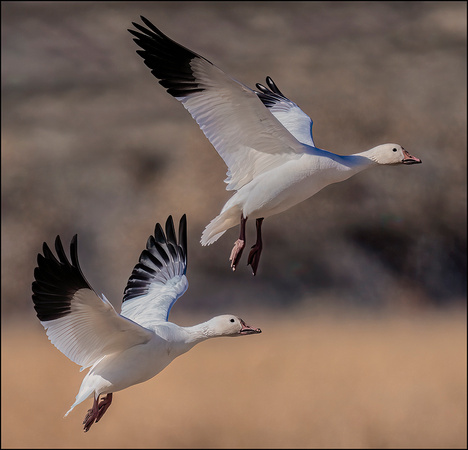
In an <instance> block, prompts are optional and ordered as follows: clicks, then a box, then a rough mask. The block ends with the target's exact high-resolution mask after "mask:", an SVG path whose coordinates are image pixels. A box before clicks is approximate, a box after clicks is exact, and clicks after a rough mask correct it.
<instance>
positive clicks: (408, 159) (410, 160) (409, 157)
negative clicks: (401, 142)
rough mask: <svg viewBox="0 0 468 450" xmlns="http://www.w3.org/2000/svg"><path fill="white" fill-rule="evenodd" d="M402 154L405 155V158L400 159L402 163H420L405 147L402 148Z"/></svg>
mask: <svg viewBox="0 0 468 450" xmlns="http://www.w3.org/2000/svg"><path fill="white" fill-rule="evenodd" d="M403 154H404V155H405V158H404V159H403V161H401V162H402V163H403V164H421V163H422V161H421V160H420V159H419V158H416V156H412V155H410V154H409V153H408V152H407V151H406V150H405V149H403Z"/></svg>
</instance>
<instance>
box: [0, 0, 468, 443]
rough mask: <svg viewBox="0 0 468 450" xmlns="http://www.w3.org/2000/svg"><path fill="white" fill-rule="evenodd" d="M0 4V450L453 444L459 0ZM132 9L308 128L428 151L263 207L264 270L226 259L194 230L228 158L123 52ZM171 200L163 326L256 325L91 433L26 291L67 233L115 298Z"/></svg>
mask: <svg viewBox="0 0 468 450" xmlns="http://www.w3.org/2000/svg"><path fill="white" fill-rule="evenodd" d="M1 8H2V16H1V21H2V29H1V32H2V66H1V70H2V136H1V139H2V167H1V171H2V177H1V183H2V205H1V206H2V246H1V255H2V265H1V269H2V447H44V448H59V447H60V448H61V447H201V448H208V447H249V448H250V447H255V446H257V447H335V446H336V447H368V448H373V447H379V448H384V447H413V448H415V447H440V448H442V447H445V448H446V447H466V445H467V442H466V419H467V417H466V416H467V413H466V400H467V398H466V309H465V308H466V270H467V267H466V173H467V171H466V155H467V152H466V145H467V142H466V75H467V74H466V2H287V4H286V3H285V2H2V4H1ZM140 14H142V15H145V16H146V17H148V18H149V19H150V20H152V21H153V22H154V23H155V24H156V25H157V26H159V27H160V28H161V29H162V31H163V32H165V33H167V34H168V35H169V36H171V37H173V38H174V39H175V40H177V41H178V42H181V43H182V44H184V45H187V46H189V47H190V48H192V49H193V50H195V51H197V52H199V53H201V54H203V55H204V56H205V57H207V58H208V59H210V60H211V61H213V62H214V63H215V64H217V65H218V66H219V67H220V68H222V69H223V70H225V71H226V72H227V73H229V74H230V75H232V76H233V77H235V78H236V79H239V80H240V81H242V82H244V83H245V84H247V85H249V86H254V84H255V83H256V82H264V78H265V76H266V75H270V76H272V78H273V79H274V80H275V81H276V82H277V84H278V86H279V87H280V89H281V90H282V91H283V92H284V93H285V94H286V95H287V96H289V97H290V98H291V99H292V100H294V101H296V102H298V103H299V106H301V108H302V109H303V110H304V111H305V112H306V113H308V114H309V115H310V116H311V117H312V118H313V120H314V138H315V142H316V143H317V145H318V146H320V147H322V148H325V149H329V150H333V151H335V152H337V153H341V154H350V153H354V152H358V151H362V150H364V149H367V148H370V147H372V146H374V145H377V144H379V143H382V142H394V141H396V142H398V143H401V144H402V145H403V146H404V147H405V148H406V149H407V150H409V151H410V153H412V154H414V155H415V156H418V157H420V158H421V159H422V160H423V164H422V165H418V166H410V167H398V168H392V169H389V168H377V169H374V170H373V171H369V172H367V173H363V174H360V175H358V176H356V177H354V178H352V179H350V180H348V181H346V184H344V183H340V184H338V185H335V186H330V187H328V188H326V189H325V190H324V191H322V192H321V193H319V194H317V195H316V196H314V198H312V199H310V200H308V201H306V202H303V203H302V204H301V205H297V206H296V207H295V208H292V209H291V210H290V211H288V212H286V213H283V214H281V215H278V216H275V217H272V218H269V219H268V220H267V222H266V223H265V226H264V238H265V250H264V253H263V256H262V258H263V259H262V265H261V266H260V269H259V273H258V275H257V277H255V278H253V277H252V276H251V274H250V271H249V270H248V268H246V267H239V269H238V271H236V273H235V274H233V273H232V272H231V271H230V270H229V266H228V261H227V259H228V255H229V252H230V250H231V246H232V243H233V241H234V240H235V238H236V234H237V230H234V229H233V230H231V231H229V232H228V233H226V235H225V236H224V237H223V238H222V239H220V241H219V242H217V243H216V244H215V246H212V247H208V248H203V247H201V246H200V245H199V243H198V241H199V236H200V235H201V232H202V230H203V228H204V226H205V225H206V224H207V223H208V222H209V220H210V219H212V218H213V217H214V216H215V215H216V214H217V213H218V212H219V209H220V208H221V206H222V204H223V203H224V202H225V201H226V199H227V198H228V196H229V194H228V193H227V192H226V191H225V190H224V187H225V185H224V183H223V182H222V180H223V179H224V177H225V171H226V168H225V166H224V164H223V162H222V160H221V158H219V157H218V156H217V155H216V152H215V151H214V150H213V148H212V147H211V145H210V144H209V142H208V141H207V140H206V139H205V137H204V136H203V134H202V133H201V132H200V130H199V128H198V126H197V125H196V124H195V122H194V121H193V119H191V117H190V116H189V115H188V113H187V112H186V111H185V110H184V109H183V107H182V106H181V105H180V104H178V102H177V101H175V100H174V99H173V98H171V97H170V96H169V95H167V94H166V93H165V92H164V90H163V89H162V88H161V86H159V85H158V84H157V82H156V81H155V80H154V79H153V77H152V76H151V74H150V73H149V71H148V69H147V68H146V67H145V66H144V64H143V63H142V61H141V58H140V57H138V56H137V55H136V53H135V50H136V46H135V44H134V43H133V42H132V39H131V36H130V34H129V33H128V32H127V31H126V29H127V28H129V27H130V26H131V22H132V21H138V18H139V16H140ZM183 213H187V216H188V226H189V230H188V231H189V269H188V276H189V282H190V288H189V290H188V292H187V293H186V294H185V295H184V297H183V299H182V300H180V301H179V303H178V304H177V305H176V306H175V307H174V310H173V311H172V312H171V320H174V321H175V322H176V323H180V324H185V325H189V324H193V323H195V322H197V320H198V319H199V320H204V319H206V318H208V317H211V316H213V315H216V314H220V313H226V312H231V313H235V314H238V315H239V316H240V317H243V318H244V319H245V320H246V321H247V322H248V323H252V324H255V325H256V326H260V327H261V328H262V329H263V330H264V333H263V334H262V335H259V336H254V337H248V338H245V339H238V340H219V341H216V340H215V341H212V342H207V343H204V344H202V345H200V346H199V347H197V348H195V349H194V350H192V351H191V352H189V353H188V354H187V355H184V356H183V357H182V358H180V359H178V360H176V361H175V362H174V363H173V364H172V365H171V366H170V367H168V368H167V369H166V370H165V371H164V372H163V373H162V374H160V375H159V376H158V377H157V379H154V380H152V381H150V382H148V383H145V384H143V385H141V386H137V387H134V388H132V389H130V390H128V391H126V392H122V393H118V394H117V395H116V398H115V400H114V401H115V405H113V406H112V408H111V409H110V410H109V412H108V413H107V414H106V416H105V417H104V419H103V421H102V422H101V423H99V424H98V426H97V427H95V428H93V429H92V430H91V431H90V433H88V434H87V435H84V434H83V433H82V432H81V430H80V427H81V421H82V418H83V416H84V413H85V411H86V409H87V408H88V407H89V405H88V404H86V405H80V407H78V408H77V409H76V410H75V411H74V412H73V413H72V414H71V416H70V417H68V418H67V419H62V416H63V414H64V412H65V411H66V410H67V409H68V407H69V405H70V404H71V403H72V401H73V398H74V396H75V395H76V392H77V390H78V387H79V383H80V381H81V378H82V374H79V372H78V370H77V367H76V366H75V365H74V364H73V363H71V362H69V361H68V360H67V359H66V358H65V357H64V356H63V355H61V354H60V353H59V352H58V351H57V350H56V349H54V348H53V347H52V346H51V345H50V343H49V342H48V341H47V339H46V337H45V333H44V331H43V330H42V329H41V326H40V324H39V323H38V321H37V318H36V317H35V314H34V310H33V308H32V302H31V282H32V278H33V270H34V266H35V264H36V254H37V252H38V251H40V249H41V245H42V242H43V241H47V242H49V243H51V242H53V240H54V238H55V236H56V235H57V234H60V235H61V236H62V238H63V239H64V241H65V242H66V241H68V240H69V239H70V238H71V237H72V236H73V235H74V234H75V233H78V234H79V255H80V259H81V265H82V267H83V269H84V272H85V274H86V276H87V278H88V279H89V281H90V282H91V284H92V285H93V287H94V288H95V289H96V290H97V291H98V292H104V293H105V294H106V296H107V297H108V298H109V299H110V300H111V301H112V302H113V304H114V305H115V306H116V308H117V309H118V302H119V298H120V297H121V294H122V292H123V289H124V287H125V284H126V280H127V279H128V276H129V274H130V273H131V270H132V268H133V265H134V264H135V262H136V260H137V257H138V255H139V254H140V252H141V250H142V246H143V245H144V243H145V242H146V239H147V236H148V235H149V234H150V232H151V231H152V230H153V228H154V224H155V222H156V221H164V220H165V219H166V217H167V215H168V214H173V215H174V216H175V219H176V220H178V219H179V217H180V215H182V214H183ZM248 233H249V234H248V239H250V241H251V240H252V228H250V229H249V230H248ZM338 311H339V313H338Z"/></svg>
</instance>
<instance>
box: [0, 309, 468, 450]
mask: <svg viewBox="0 0 468 450" xmlns="http://www.w3.org/2000/svg"><path fill="white" fill-rule="evenodd" d="M465 317H466V315H465V312H459V313H450V314H449V313H443V314H442V313H438V314H436V313H431V314H428V313H418V314H417V315H416V314H414V315H410V316H406V317H405V318H389V317H386V318H375V317H374V318H357V317H351V316H342V317H338V318H337V317H332V316H331V315H330V314H316V313H315V314H311V313H307V312H302V313H301V314H298V313H296V314H294V315H291V314H287V316H286V319H283V318H280V317H279V316H275V317H271V318H268V319H267V318H265V317H262V316H261V314H259V313H258V314H257V315H256V316H255V314H254V317H252V320H250V319H249V322H251V323H252V324H254V325H256V326H260V327H261V328H262V329H263V333H262V334H261V335H258V336H249V337H244V338H239V339H214V340H212V341H209V342H206V343H203V344H201V345H199V346H198V347H195V348H194V349H193V350H192V351H190V352H189V353H187V354H185V355H183V356H182V357H180V358H178V359H177V360H175V361H174V362H173V363H172V364H171V365H170V366H169V367H168V368H167V369H166V370H164V371H163V372H162V373H161V374H160V375H158V376H157V377H156V378H154V379H152V380H150V381H148V382H146V383H143V384H141V385H138V386H135V387H132V388H130V389H128V390H126V391H122V392H119V393H117V394H115V395H114V403H113V405H112V406H111V408H110V409H109V411H108V412H107V413H106V415H105V416H104V417H103V419H102V420H101V421H100V422H99V423H98V424H95V425H94V426H93V427H92V428H91V430H90V431H89V432H88V433H84V432H83V431H82V429H81V427H82V426H81V422H82V420H83V417H84V415H85V413H86V410H87V409H88V408H89V407H90V406H91V400H87V401H86V402H84V403H83V404H81V405H79V406H78V407H76V408H75V410H73V412H72V413H70V415H69V416H68V417H67V418H65V419H64V418H63V415H64V413H65V412H66V411H67V410H68V408H69V407H70V405H71V404H72V403H73V401H74V396H75V395H76V393H77V391H78V388H79V384H80V382H81V379H82V376H83V374H80V373H79V370H78V366H76V365H75V364H73V363H72V362H70V361H69V360H67V358H66V357H64V356H63V355H62V354H61V353H60V352H59V351H57V350H56V349H55V348H54V347H53V346H52V345H51V344H50V343H49V342H48V340H47V338H46V336H45V333H44V332H43V331H41V328H40V325H39V324H37V326H34V325H33V324H31V323H21V324H19V323H18V324H14V326H7V325H6V326H4V327H3V332H2V447H3V448H19V447H22V448H32V447H36V448H73V447H81V448H85V447H90V448H102V447H107V448H109V447H121V448H143V447H146V448H148V447H153V448H154V447H158V448H164V447H171V448H228V447H237V448H256V447H260V448H275V447H276V448H278V447H282V448H287V447H289V448H291V447H296V448H299V447H309V448H311V447H315V448H316V447H322V448H324V447H326V448H330V447H340V448H346V447H347V448H350V447H353V448H358V447H361V448H397V447H399V448H405V447H407V448H466V445H467V435H466V420H467V409H466V401H467V389H466V386H467V385H466V381H467V378H466V375H467V372H466V364H467V361H466V355H467V353H466V321H465ZM191 320H193V318H192V319H191ZM178 322H179V323H181V322H184V321H181V320H178ZM185 322H186V321H185ZM188 323H189V322H186V323H184V324H188Z"/></svg>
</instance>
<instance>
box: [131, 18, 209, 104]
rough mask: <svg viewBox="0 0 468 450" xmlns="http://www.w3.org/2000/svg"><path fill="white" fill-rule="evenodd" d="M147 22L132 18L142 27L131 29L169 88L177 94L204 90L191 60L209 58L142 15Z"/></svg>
mask: <svg viewBox="0 0 468 450" xmlns="http://www.w3.org/2000/svg"><path fill="white" fill-rule="evenodd" d="M140 18H141V20H142V21H143V23H144V24H145V25H146V27H147V28H145V27H144V26H143V25H141V24H138V23H136V22H132V25H133V26H134V27H135V28H136V29H137V30H139V31H135V30H131V29H128V31H129V32H130V33H131V34H132V35H133V36H134V37H135V38H134V39H133V41H134V42H135V43H136V44H137V45H138V46H139V47H140V48H142V49H143V50H137V53H138V55H140V56H141V57H142V58H143V60H144V63H145V64H146V66H148V67H149V68H150V69H151V73H152V74H153V75H154V76H155V77H156V78H157V79H158V80H159V83H160V84H161V85H162V86H163V87H164V88H165V89H166V91H167V92H168V93H169V94H170V95H172V96H174V97H177V98H186V97H189V96H190V95H192V94H194V93H197V92H201V91H203V90H204V88H203V87H202V86H200V84H199V83H198V82H197V79H196V77H195V74H194V73H193V69H192V66H191V64H190V62H191V61H192V60H193V59H196V58H199V59H203V60H204V61H206V62H207V63H209V64H212V63H211V62H210V61H208V60H207V59H206V58H204V57H203V56H201V55H198V54H197V53H195V52H193V51H192V50H189V49H188V48H186V47H184V46H182V45H180V44H178V43H177V42H175V41H173V40H172V39H170V38H169V37H167V36H166V35H165V34H164V33H162V32H161V30H159V29H158V28H157V27H156V26H154V25H153V24H152V23H151V22H150V21H149V20H148V19H147V18H145V17H143V16H140Z"/></svg>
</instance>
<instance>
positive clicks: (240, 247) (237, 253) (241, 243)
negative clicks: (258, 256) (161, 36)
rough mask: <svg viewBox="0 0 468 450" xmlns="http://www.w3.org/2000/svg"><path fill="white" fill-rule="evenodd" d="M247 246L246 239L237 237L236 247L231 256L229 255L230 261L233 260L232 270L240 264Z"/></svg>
mask: <svg viewBox="0 0 468 450" xmlns="http://www.w3.org/2000/svg"><path fill="white" fill-rule="evenodd" d="M244 247H245V240H243V239H237V241H236V242H234V247H233V249H232V251H231V256H230V257H229V261H231V267H232V270H236V267H237V264H239V260H240V258H241V256H242V252H243V251H244Z"/></svg>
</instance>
